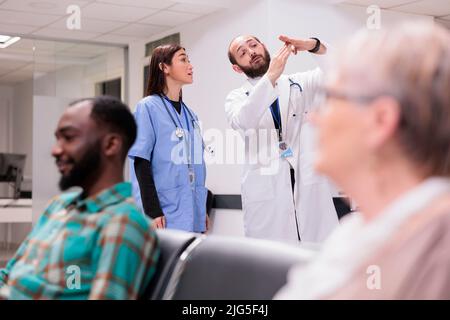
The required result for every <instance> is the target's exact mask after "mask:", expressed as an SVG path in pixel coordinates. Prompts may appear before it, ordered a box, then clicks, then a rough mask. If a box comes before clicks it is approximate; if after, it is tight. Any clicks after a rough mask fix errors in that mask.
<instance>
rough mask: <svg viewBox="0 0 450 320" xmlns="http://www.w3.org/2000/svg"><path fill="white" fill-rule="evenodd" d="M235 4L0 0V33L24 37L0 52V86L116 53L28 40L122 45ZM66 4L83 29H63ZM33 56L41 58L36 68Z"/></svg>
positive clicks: (224, 0) (228, 0)
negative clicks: (73, 8) (77, 12)
mask: <svg viewBox="0 0 450 320" xmlns="http://www.w3.org/2000/svg"><path fill="white" fill-rule="evenodd" d="M238 1H239V0H0V34H7V35H17V36H21V37H23V38H24V39H22V40H21V41H19V42H17V43H15V44H14V45H12V46H10V47H8V48H6V49H1V50H0V84H4V85H11V84H15V83H18V82H21V81H24V80H27V79H31V78H32V77H33V70H34V72H35V75H36V74H39V73H43V72H51V71H55V70H57V69H59V68H63V67H65V66H68V65H70V64H71V63H73V61H77V62H79V63H83V61H85V62H86V63H87V62H88V61H89V60H90V59H93V58H95V57H97V56H99V55H101V54H104V53H105V52H106V51H108V50H115V49H116V48H108V47H103V46H97V45H87V44H73V43H72V44H71V43H64V42H52V41H42V40H41V41H39V40H31V38H39V39H55V40H77V41H89V42H95V43H105V44H106V43H107V44H117V45H126V44H128V43H130V42H132V41H134V40H137V39H147V38H149V37H151V36H152V35H155V34H158V33H161V32H163V31H166V30H168V29H171V28H173V27H175V26H179V25H182V24H185V23H188V22H190V21H193V20H195V19H198V18H201V17H203V16H205V15H208V14H210V13H213V12H216V11H218V10H222V9H224V8H227V7H229V6H230V5H232V4H233V3H238ZM70 5H77V6H79V7H80V12H81V30H69V29H68V28H67V27H66V22H67V18H68V16H69V15H68V14H67V13H66V10H67V7H68V6H70ZM27 37H28V39H26V38H27ZM33 47H34V48H35V50H36V51H34V52H33ZM34 57H39V61H37V62H36V63H35V64H34V63H33V59H34ZM56 58H57V59H56ZM40 60H43V61H40ZM56 61H57V62H56Z"/></svg>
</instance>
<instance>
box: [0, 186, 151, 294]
mask: <svg viewBox="0 0 450 320" xmlns="http://www.w3.org/2000/svg"><path fill="white" fill-rule="evenodd" d="M80 195H81V192H68V193H64V194H62V195H60V196H58V197H56V198H55V199H53V200H52V201H51V202H50V204H49V205H48V207H47V209H46V210H45V212H44V213H43V215H42V216H41V218H40V219H39V221H38V222H37V224H36V225H35V227H34V228H33V230H32V231H31V233H30V234H29V235H28V237H27V238H26V239H25V241H24V242H23V243H22V245H21V246H20V247H19V249H18V250H17V252H16V254H15V256H14V257H13V258H12V259H11V260H10V261H9V262H8V264H7V266H6V268H5V269H2V270H0V287H2V286H5V285H6V287H7V288H8V291H9V299H136V298H138V297H139V296H140V294H142V293H143V291H144V289H145V287H146V285H147V284H148V283H149V281H150V279H151V277H152V276H153V274H154V272H155V269H156V262H157V259H158V257H159V250H158V247H157V241H156V235H155V233H154V231H153V230H152V229H151V228H150V224H151V221H150V219H149V218H147V217H146V216H145V215H143V214H142V213H141V212H140V211H139V209H138V208H137V207H136V206H135V204H134V202H133V200H132V198H131V184H129V183H125V182H124V183H119V184H116V185H114V186H113V187H111V188H109V189H107V190H104V191H103V192H101V193H99V194H98V195H96V196H95V197H91V198H87V199H81V198H80Z"/></svg>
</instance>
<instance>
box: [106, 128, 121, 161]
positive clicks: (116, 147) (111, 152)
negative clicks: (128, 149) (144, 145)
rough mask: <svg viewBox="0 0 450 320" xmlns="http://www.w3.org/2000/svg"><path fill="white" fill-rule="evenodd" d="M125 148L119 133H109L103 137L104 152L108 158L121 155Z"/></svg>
mask: <svg viewBox="0 0 450 320" xmlns="http://www.w3.org/2000/svg"><path fill="white" fill-rule="evenodd" d="M122 148H123V141H122V137H121V136H120V135H119V134H117V133H108V134H106V135H105V136H104V137H103V151H104V153H105V155H106V156H107V157H113V156H115V155H120V153H121V152H122Z"/></svg>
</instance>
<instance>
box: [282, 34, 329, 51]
mask: <svg viewBox="0 0 450 320" xmlns="http://www.w3.org/2000/svg"><path fill="white" fill-rule="evenodd" d="M278 39H279V40H281V41H283V42H284V43H285V44H286V45H289V44H290V45H292V47H293V53H294V54H297V52H298V51H309V50H313V49H314V48H315V47H316V44H318V43H317V40H315V39H306V40H302V39H294V38H289V37H288V36H284V35H281V36H279V37H278ZM326 51H327V48H326V47H325V46H324V45H323V43H321V44H320V47H319V50H318V51H317V52H316V54H324V53H326Z"/></svg>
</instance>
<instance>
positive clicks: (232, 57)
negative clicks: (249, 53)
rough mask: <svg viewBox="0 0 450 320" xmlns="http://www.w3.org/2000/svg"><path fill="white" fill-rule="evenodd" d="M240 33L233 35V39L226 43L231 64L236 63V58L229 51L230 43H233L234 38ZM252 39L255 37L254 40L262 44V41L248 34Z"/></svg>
mask: <svg viewBox="0 0 450 320" xmlns="http://www.w3.org/2000/svg"><path fill="white" fill-rule="evenodd" d="M240 36H241V35H239V36H237V37H234V38H233V40H231V41H230V44H229V45H228V60H230V62H231V64H237V61H236V58H235V57H234V55H233V54H232V53H231V44H232V43H233V41H234V40H236V38H238V37H240ZM250 37H252V38H253V39H255V40H256V41H258V42H259V43H261V44H262V42H261V41H260V40H259V39H258V38H257V37H255V36H250Z"/></svg>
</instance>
